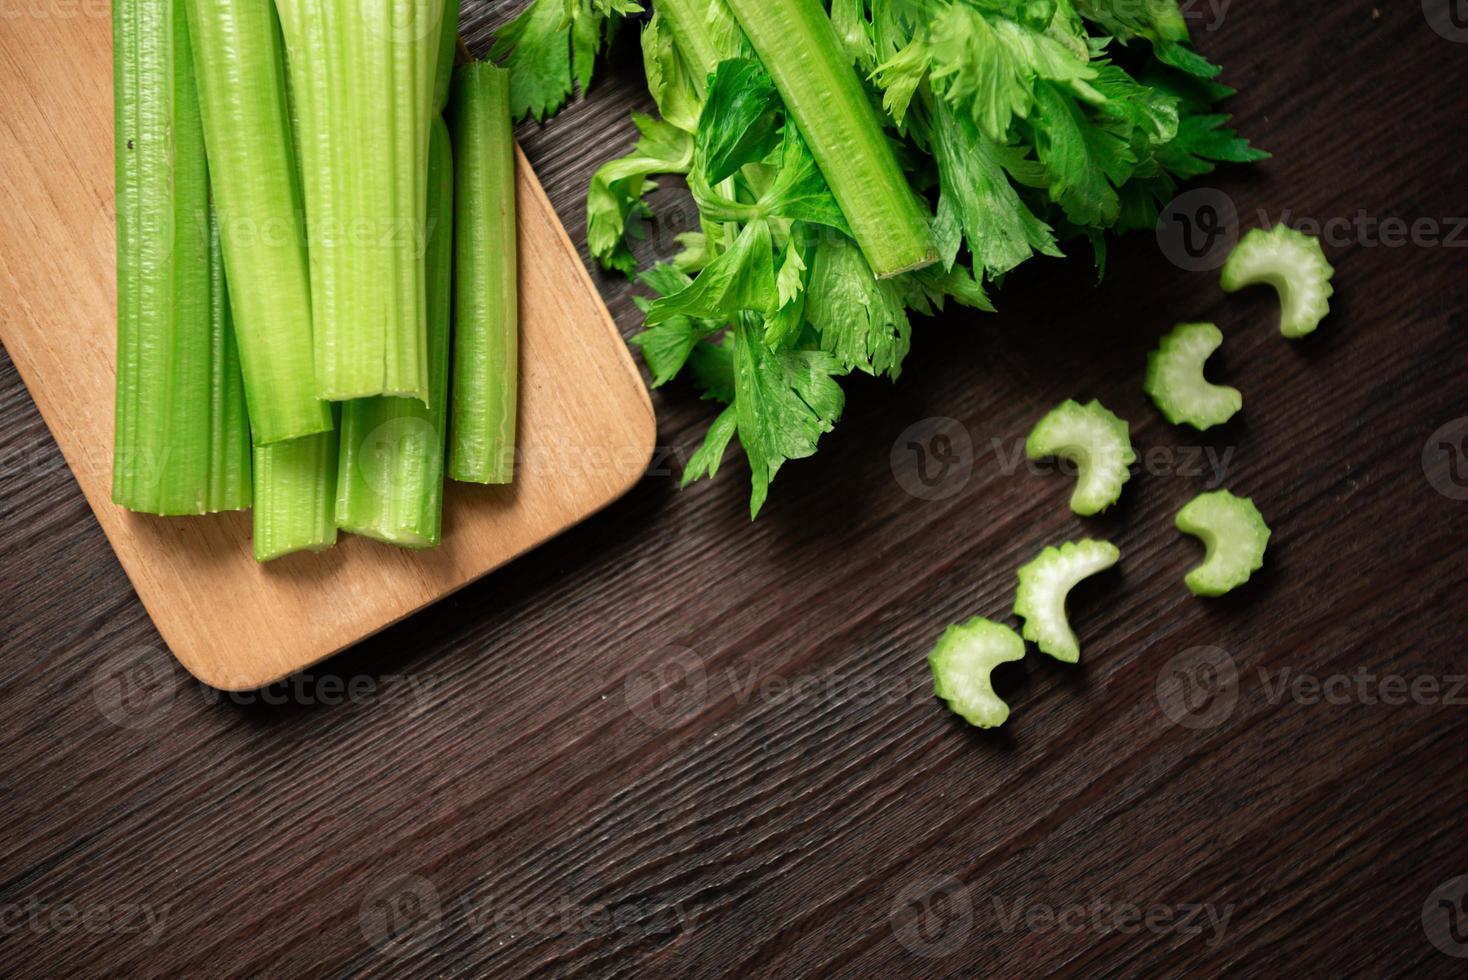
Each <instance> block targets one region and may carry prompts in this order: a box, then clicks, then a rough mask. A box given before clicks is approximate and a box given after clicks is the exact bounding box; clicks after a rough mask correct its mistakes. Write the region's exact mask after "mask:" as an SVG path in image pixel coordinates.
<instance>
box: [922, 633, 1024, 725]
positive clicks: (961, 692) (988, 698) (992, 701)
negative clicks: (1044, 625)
mask: <svg viewBox="0 0 1468 980" xmlns="http://www.w3.org/2000/svg"><path fill="white" fill-rule="evenodd" d="M1024 655H1025V641H1024V640H1022V639H1020V637H1019V634H1018V633H1016V632H1015V631H1014V630H1012V629H1010V628H1009V627H1008V626H1001V625H1000V624H999V623H995V622H991V621H990V620H987V619H983V618H975V619H970V620H969V621H968V622H966V623H960V624H958V625H957V626H950V627H948V629H946V630H944V631H943V635H942V636H941V637H939V638H938V645H937V646H936V647H934V649H933V652H932V653H930V654H928V666H929V667H931V668H932V671H933V693H934V694H936V695H938V697H940V698H942V699H943V700H944V701H946V702H947V703H948V707H950V708H952V709H953V711H954V712H955V713H956V714H957V715H959V717H961V718H963V720H964V721H967V722H968V723H969V724H970V725H974V726H976V727H978V728H998V727H999V726H1000V725H1002V724H1004V722H1005V721H1006V720H1008V718H1009V705H1007V704H1005V703H1004V701H1003V700H1001V699H1000V697H999V695H997V694H995V693H994V685H993V682H992V680H991V675H992V674H993V672H994V668H995V667H998V666H999V665H1000V664H1002V663H1009V662H1012V661H1015V660H1023V659H1024Z"/></svg>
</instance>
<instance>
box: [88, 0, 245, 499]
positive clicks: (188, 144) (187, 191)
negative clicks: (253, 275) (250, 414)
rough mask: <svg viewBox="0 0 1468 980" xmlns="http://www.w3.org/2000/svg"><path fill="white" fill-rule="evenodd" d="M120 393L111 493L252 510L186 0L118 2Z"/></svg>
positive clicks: (239, 388) (115, 61) (116, 119)
mask: <svg viewBox="0 0 1468 980" xmlns="http://www.w3.org/2000/svg"><path fill="white" fill-rule="evenodd" d="M112 27H113V38H114V50H115V56H114V59H113V71H114V75H113V81H114V87H115V93H114V95H115V98H114V109H115V116H114V122H115V126H116V132H115V136H116V171H117V173H116V176H117V294H118V304H117V311H118V317H117V389H116V391H117V402H116V418H115V440H114V448H113V466H112V499H113V501H114V502H116V503H117V504H119V505H121V506H123V507H126V508H128V509H130V510H135V511H141V512H145V513H150V514H162V515H184V514H208V513H214V512H217V511H223V510H240V509H242V508H245V507H248V506H249V505H250V476H249V474H250V459H249V429H248V422H247V420H246V418H245V410H244V389H243V386H242V382H241V380H240V368H239V360H238V358H237V356H236V354H235V351H234V340H233V337H232V334H231V330H230V323H229V316H228V311H227V309H226V306H225V303H226V300H225V293H224V276H223V273H222V271H221V269H220V266H219V253H218V235H217V226H216V225H215V223H214V221H213V220H212V214H211V211H210V206H209V174H208V169H207V165H206V163H205V159H204V132H203V128H202V124H201V122H200V119H199V98H198V93H197V89H196V84H195V77H194V64H193V54H192V51H191V48H190V44H189V32H188V20H187V17H186V16H185V13H184V8H183V3H182V0H118V3H117V4H116V5H115V7H114V10H113V20H112Z"/></svg>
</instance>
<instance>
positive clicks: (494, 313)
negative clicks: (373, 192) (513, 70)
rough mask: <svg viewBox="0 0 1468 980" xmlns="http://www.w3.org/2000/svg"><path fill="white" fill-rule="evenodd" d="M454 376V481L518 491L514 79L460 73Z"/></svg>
mask: <svg viewBox="0 0 1468 980" xmlns="http://www.w3.org/2000/svg"><path fill="white" fill-rule="evenodd" d="M449 109H450V112H451V114H452V117H453V120H452V123H453V137H454V150H453V152H454V164H455V167H454V368H453V371H454V377H453V407H452V412H453V420H452V426H451V436H450V442H449V476H450V477H452V478H453V479H455V480H460V481H463V482H466V483H490V484H498V483H509V482H510V481H511V480H512V479H513V477H514V472H515V417H516V411H517V400H518V397H519V370H520V365H519V358H520V353H519V351H520V341H519V329H520V325H519V287H518V285H517V283H516V275H517V269H518V258H517V249H518V245H517V237H516V232H515V144H514V138H513V135H512V134H511V131H510V74H509V72H507V71H505V70H504V69H501V68H496V67H495V66H494V65H491V64H489V63H487V62H475V63H473V64H469V65H463V66H461V67H460V68H458V69H457V70H456V71H455V73H454V88H453V95H452V98H451V99H450V102H449Z"/></svg>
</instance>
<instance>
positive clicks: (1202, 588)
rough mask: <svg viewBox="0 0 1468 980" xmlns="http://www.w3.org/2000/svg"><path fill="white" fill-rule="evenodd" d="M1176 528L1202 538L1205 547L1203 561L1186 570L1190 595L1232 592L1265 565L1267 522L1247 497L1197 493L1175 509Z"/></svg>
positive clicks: (1223, 493)
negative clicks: (1179, 508) (1182, 506)
mask: <svg viewBox="0 0 1468 980" xmlns="http://www.w3.org/2000/svg"><path fill="white" fill-rule="evenodd" d="M1177 529H1178V530H1179V531H1181V532H1183V533H1184V534H1190V535H1192V536H1193V537H1196V538H1199V539H1201V540H1202V542H1203V544H1204V546H1205V547H1206V548H1207V549H1208V556H1207V558H1205V559H1204V561H1203V564H1201V565H1199V566H1198V567H1197V568H1195V569H1193V570H1192V571H1191V572H1189V573H1188V578H1187V584H1188V589H1189V590H1190V591H1191V592H1192V593H1193V595H1197V596H1221V595H1224V594H1225V593H1228V592H1232V591H1233V590H1234V589H1236V588H1238V587H1239V586H1241V585H1243V584H1244V583H1245V582H1247V581H1249V579H1250V577H1251V576H1253V574H1254V573H1255V572H1257V571H1258V570H1259V569H1261V568H1263V567H1264V551H1265V549H1266V548H1267V547H1268V546H1269V535H1270V531H1269V525H1268V524H1266V523H1264V515H1262V514H1260V513H1259V508H1258V507H1255V506H1254V501H1252V500H1250V499H1249V498H1247V497H1235V496H1234V495H1233V494H1231V493H1229V492H1228V491H1227V490H1217V491H1215V492H1213V493H1205V494H1203V495H1201V496H1199V497H1196V498H1194V499H1193V500H1192V502H1190V503H1189V504H1188V505H1187V506H1186V507H1184V508H1183V509H1182V510H1180V511H1178V513H1177Z"/></svg>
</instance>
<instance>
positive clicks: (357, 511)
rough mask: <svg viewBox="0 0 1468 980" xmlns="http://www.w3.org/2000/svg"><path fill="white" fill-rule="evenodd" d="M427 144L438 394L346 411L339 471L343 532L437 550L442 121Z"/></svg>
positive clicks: (446, 167) (445, 291)
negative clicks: (426, 400) (428, 399)
mask: <svg viewBox="0 0 1468 980" xmlns="http://www.w3.org/2000/svg"><path fill="white" fill-rule="evenodd" d="M429 139H430V142H429V150H428V249H427V254H426V257H425V266H426V276H427V283H428V361H429V390H430V391H431V392H432V395H431V396H430V401H429V403H428V404H427V405H425V404H423V403H422V402H420V401H418V400H417V399H414V398H389V397H377V398H365V399H362V400H360V401H351V402H347V403H346V404H344V405H343V406H342V431H341V452H340V464H339V467H338V472H337V498H336V523H337V526H338V527H340V528H341V529H342V530H344V531H348V532H350V533H352V534H357V535H361V536H363V537H369V538H375V539H377V540H379V541H385V542H387V543H388V544H394V545H398V546H399V547H403V548H432V547H436V546H437V545H438V543H439V540H440V537H441V527H442V523H443V470H444V444H445V435H446V432H447V421H448V375H449V330H450V327H449V305H450V302H451V300H452V274H453V241H454V232H453V218H454V210H453V195H454V172H453V158H452V150H451V148H450V146H449V133H448V128H447V127H446V126H445V125H444V122H443V120H442V119H441V118H435V119H434V121H433V124H432V126H431V128H430V130H429Z"/></svg>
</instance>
